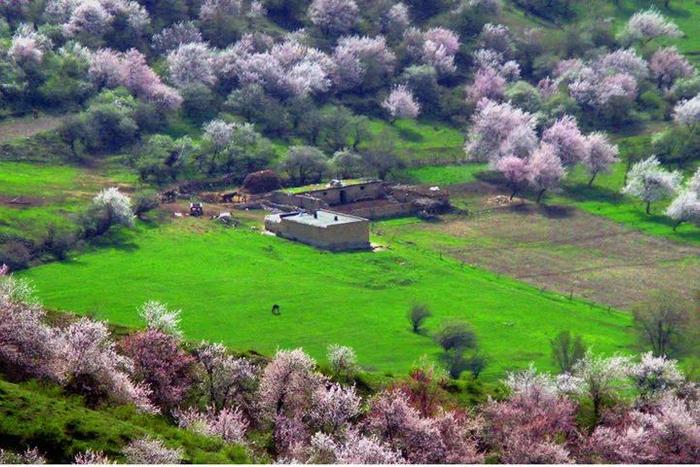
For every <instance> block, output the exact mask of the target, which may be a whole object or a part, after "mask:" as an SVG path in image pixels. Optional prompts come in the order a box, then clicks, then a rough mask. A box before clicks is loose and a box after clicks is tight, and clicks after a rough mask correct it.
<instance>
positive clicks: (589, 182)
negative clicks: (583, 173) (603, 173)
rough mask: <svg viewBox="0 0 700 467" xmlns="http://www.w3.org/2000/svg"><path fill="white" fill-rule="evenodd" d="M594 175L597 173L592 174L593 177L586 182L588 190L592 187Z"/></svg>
mask: <svg viewBox="0 0 700 467" xmlns="http://www.w3.org/2000/svg"><path fill="white" fill-rule="evenodd" d="M596 175H598V172H593V176H592V177H591V179H590V180H588V187H589V188H590V187H592V186H593V180H595V177H596Z"/></svg>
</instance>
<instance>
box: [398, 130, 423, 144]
mask: <svg viewBox="0 0 700 467" xmlns="http://www.w3.org/2000/svg"><path fill="white" fill-rule="evenodd" d="M396 131H397V132H398V133H399V136H400V137H401V139H403V140H404V141H410V142H412V143H420V142H422V141H423V140H425V138H424V137H423V135H421V134H420V133H418V132H417V131H415V130H413V129H411V128H401V127H397V128H396Z"/></svg>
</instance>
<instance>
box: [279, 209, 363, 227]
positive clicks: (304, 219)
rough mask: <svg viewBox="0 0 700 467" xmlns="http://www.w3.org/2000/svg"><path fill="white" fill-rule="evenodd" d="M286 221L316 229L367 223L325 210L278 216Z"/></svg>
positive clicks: (347, 215) (358, 218)
mask: <svg viewBox="0 0 700 467" xmlns="http://www.w3.org/2000/svg"><path fill="white" fill-rule="evenodd" d="M282 219H284V220H287V221H290V222H298V223H300V224H308V225H313V226H316V227H327V226H329V225H337V224H352V223H354V222H367V219H365V218H362V217H358V216H351V215H349V214H343V213H340V212H335V211H328V210H325V209H319V210H317V211H316V212H315V213H314V212H297V213H294V214H282V215H280V220H282Z"/></svg>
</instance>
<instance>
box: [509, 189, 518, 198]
mask: <svg viewBox="0 0 700 467" xmlns="http://www.w3.org/2000/svg"><path fill="white" fill-rule="evenodd" d="M517 192H518V190H513V192H512V193H511V194H510V201H513V197H514V196H515V194H516V193H517Z"/></svg>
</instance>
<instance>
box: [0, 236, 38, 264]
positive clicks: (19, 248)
mask: <svg viewBox="0 0 700 467" xmlns="http://www.w3.org/2000/svg"><path fill="white" fill-rule="evenodd" d="M31 260H32V250H31V248H30V247H29V246H28V242H24V241H20V240H15V239H12V240H8V241H7V242H5V243H4V244H2V245H1V246H0V264H7V265H8V266H9V267H10V269H12V270H13V271H17V270H19V269H24V268H26V267H27V266H29V262H30V261H31Z"/></svg>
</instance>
